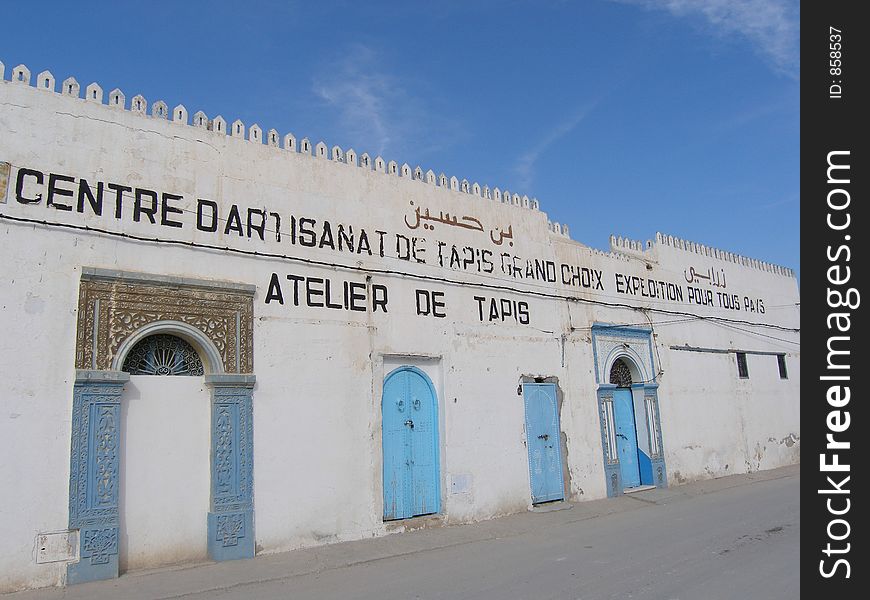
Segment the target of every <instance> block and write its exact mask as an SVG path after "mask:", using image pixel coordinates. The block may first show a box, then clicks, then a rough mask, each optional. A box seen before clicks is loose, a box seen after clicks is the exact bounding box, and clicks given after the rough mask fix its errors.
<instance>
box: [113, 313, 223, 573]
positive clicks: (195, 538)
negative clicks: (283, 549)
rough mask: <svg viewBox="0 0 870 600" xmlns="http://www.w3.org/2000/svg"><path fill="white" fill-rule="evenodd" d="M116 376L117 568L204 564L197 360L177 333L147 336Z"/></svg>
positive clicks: (203, 394)
mask: <svg viewBox="0 0 870 600" xmlns="http://www.w3.org/2000/svg"><path fill="white" fill-rule="evenodd" d="M158 331H159V330H158ZM137 337H140V336H137ZM121 371H123V372H125V373H129V374H130V381H129V383H128V384H127V385H126V386H124V392H123V394H122V395H121V423H120V430H121V431H120V433H121V435H120V439H121V445H120V448H119V452H120V470H119V497H118V512H119V514H118V516H119V532H118V533H119V535H118V566H119V571H120V572H122V573H123V572H125V571H130V570H136V569H142V568H151V567H158V566H164V565H169V564H179V563H192V562H201V561H204V560H206V559H207V558H208V544H207V523H206V519H205V515H206V514H207V513H208V508H209V492H210V487H209V486H210V481H209V417H210V415H209V413H210V411H209V405H210V398H209V390H208V388H207V387H206V385H205V379H204V375H205V372H206V368H205V366H204V364H203V359H202V358H201V357H200V353H199V352H198V351H197V348H196V347H195V346H194V345H193V344H192V343H190V342H188V341H187V340H185V339H184V338H182V337H180V336H179V335H176V334H173V333H152V334H150V335H146V336H144V337H141V339H139V340H138V341H136V342H135V343H133V344H131V345H129V351H126V357H125V358H124V359H123V363H122V366H121Z"/></svg>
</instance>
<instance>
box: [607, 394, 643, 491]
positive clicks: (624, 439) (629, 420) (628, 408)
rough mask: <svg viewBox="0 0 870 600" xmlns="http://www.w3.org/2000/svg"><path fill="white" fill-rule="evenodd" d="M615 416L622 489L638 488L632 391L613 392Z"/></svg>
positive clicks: (638, 472)
mask: <svg viewBox="0 0 870 600" xmlns="http://www.w3.org/2000/svg"><path fill="white" fill-rule="evenodd" d="M613 415H614V419H615V421H616V451H617V454H618V456H619V468H620V473H621V474H622V487H623V488H632V487H637V486H639V485H640V470H639V465H638V456H637V428H636V427H635V424H634V402H633V401H632V397H631V390H629V389H624V388H618V389H616V390H615V391H614V392H613Z"/></svg>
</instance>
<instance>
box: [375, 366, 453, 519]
mask: <svg viewBox="0 0 870 600" xmlns="http://www.w3.org/2000/svg"><path fill="white" fill-rule="evenodd" d="M381 413H382V417H383V426H382V441H383V455H384V456H383V462H384V466H383V485H384V520H385V521H391V520H396V519H407V518H410V517H415V516H419V515H427V514H433V513H437V512H439V511H440V510H441V485H440V460H439V445H438V401H437V395H436V394H435V387H434V386H433V385H432V381H431V380H430V379H429V378H428V377H427V376H426V374H425V373H423V371H421V370H420V369H418V368H416V367H399V368H398V369H395V370H394V371H392V372H391V373H390V374H389V375H387V377H386V378H385V379H384V391H383V396H382V399H381Z"/></svg>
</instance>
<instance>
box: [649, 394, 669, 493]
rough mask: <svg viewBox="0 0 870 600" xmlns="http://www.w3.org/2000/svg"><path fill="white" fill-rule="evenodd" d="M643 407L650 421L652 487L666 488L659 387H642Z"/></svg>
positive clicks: (666, 476) (666, 479)
mask: <svg viewBox="0 0 870 600" xmlns="http://www.w3.org/2000/svg"><path fill="white" fill-rule="evenodd" d="M643 398H644V406H645V408H646V410H647V415H648V418H649V420H650V427H651V428H652V431H650V447H651V452H650V462H651V463H652V474H653V485H655V486H656V487H660V488H665V487H668V471H667V467H666V466H665V452H664V449H663V447H662V420H661V416H660V414H659V386H658V384H656V383H652V384H645V385H644V386H643Z"/></svg>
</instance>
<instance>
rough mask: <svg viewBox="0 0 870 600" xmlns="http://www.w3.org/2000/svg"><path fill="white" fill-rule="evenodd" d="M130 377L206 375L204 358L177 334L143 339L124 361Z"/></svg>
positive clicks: (162, 334)
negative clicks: (203, 363) (203, 364)
mask: <svg viewBox="0 0 870 600" xmlns="http://www.w3.org/2000/svg"><path fill="white" fill-rule="evenodd" d="M122 370H123V371H126V372H127V373H129V374H130V375H202V374H203V373H204V370H203V366H202V359H200V357H199V354H197V352H196V350H195V349H194V347H193V346H191V345H190V343H188V342H187V341H185V340H183V339H181V338H180V337H177V336H174V335H168V334H165V333H158V334H156V335H149V336H148V337H146V338H145V339H142V340H139V341H138V342H137V343H136V345H135V346H133V348H131V349H130V352H129V353H128V354H127V358H125V359H124V366H123V368H122Z"/></svg>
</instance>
